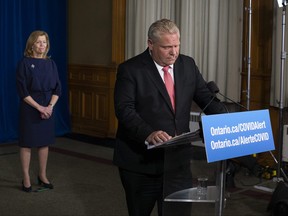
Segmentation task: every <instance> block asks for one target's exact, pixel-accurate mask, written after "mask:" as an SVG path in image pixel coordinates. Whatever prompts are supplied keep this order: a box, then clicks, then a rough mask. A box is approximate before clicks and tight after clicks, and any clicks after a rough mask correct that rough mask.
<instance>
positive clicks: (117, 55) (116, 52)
mask: <svg viewBox="0 0 288 216" xmlns="http://www.w3.org/2000/svg"><path fill="white" fill-rule="evenodd" d="M112 4H113V5H112V10H113V13H112V14H113V15H112V16H113V17H112V62H113V63H115V64H116V65H118V64H119V63H121V62H123V61H124V59H125V26H126V25H125V22H126V0H113V3H112Z"/></svg>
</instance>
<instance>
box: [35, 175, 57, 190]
mask: <svg viewBox="0 0 288 216" xmlns="http://www.w3.org/2000/svg"><path fill="white" fill-rule="evenodd" d="M38 184H39V185H40V186H43V187H44V188H49V189H53V188H54V186H53V185H52V184H51V183H45V182H43V181H42V180H41V179H40V177H39V176H38Z"/></svg>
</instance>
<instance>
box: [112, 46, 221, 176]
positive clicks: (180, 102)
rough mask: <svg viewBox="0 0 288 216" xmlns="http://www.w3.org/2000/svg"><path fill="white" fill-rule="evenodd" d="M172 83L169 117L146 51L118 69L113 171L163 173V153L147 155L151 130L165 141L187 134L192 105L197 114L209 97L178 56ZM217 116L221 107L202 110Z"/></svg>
mask: <svg viewBox="0 0 288 216" xmlns="http://www.w3.org/2000/svg"><path fill="white" fill-rule="evenodd" d="M174 83H175V100H176V102H175V106H176V108H175V113H174V111H173V109H172V105H171V102H170V98H169V95H168V93H167V91H166V88H165V84H164V82H163V80H162V78H161V76H160V74H159V72H158V70H157V68H156V66H155V63H154V61H153V59H152V58H151V56H150V54H149V51H148V49H147V50H146V51H145V52H143V53H142V54H140V55H138V56H135V57H133V58H131V59H129V60H127V61H126V62H124V63H122V64H120V65H119V67H118V72H117V80H116V84H115V92H114V97H115V98H114V101H115V113H116V116H117V118H118V130H117V135H116V147H115V151H114V164H115V165H117V166H119V167H121V168H124V169H128V170H131V171H136V172H141V173H147V174H161V173H162V172H163V149H154V150H147V147H146V145H145V140H146V138H147V137H148V136H149V135H150V134H151V133H152V132H153V131H156V130H163V131H166V132H167V133H168V134H169V135H171V136H175V134H178V135H179V134H182V133H184V132H188V131H189V120H190V111H191V105H192V101H193V100H194V101H195V102H196V103H197V104H198V105H199V106H200V107H201V108H203V107H205V105H207V104H208V103H209V102H210V100H211V98H212V97H213V95H212V93H211V92H210V91H209V89H208V88H207V87H206V82H205V81H204V79H203V77H202V75H201V74H200V72H199V70H198V68H197V66H196V64H195V62H194V60H193V59H192V58H191V57H188V56H185V55H179V57H178V59H177V60H176V62H175V64H174ZM223 112H226V111H225V109H224V107H223V105H222V104H220V103H218V102H216V101H213V102H212V103H211V105H209V106H208V107H207V109H206V110H205V113H207V114H213V113H223Z"/></svg>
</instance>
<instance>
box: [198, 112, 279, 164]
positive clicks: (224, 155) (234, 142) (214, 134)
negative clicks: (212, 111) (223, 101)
mask: <svg viewBox="0 0 288 216" xmlns="http://www.w3.org/2000/svg"><path fill="white" fill-rule="evenodd" d="M202 125H203V134H204V142H205V149H206V155H207V161H208V163H210V162H214V161H220V160H225V159H229V158H235V157H240V156H245V155H249V154H254V153H259V152H265V151H270V150H274V149H275V146H274V139H273V134H272V128H271V123H270V116H269V111H268V110H256V111H245V112H236V113H228V114H217V115H205V116H202Z"/></svg>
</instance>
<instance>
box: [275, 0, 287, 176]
mask: <svg viewBox="0 0 288 216" xmlns="http://www.w3.org/2000/svg"><path fill="white" fill-rule="evenodd" d="M285 1H286V0H283V3H282V5H283V9H282V38H281V73H280V100H279V101H278V103H279V140H278V141H279V146H278V148H279V151H278V164H277V165H278V166H277V178H278V180H279V178H280V173H281V171H282V172H283V170H282V153H283V152H282V151H283V126H284V123H283V109H284V105H283V92H284V66H285V59H286V52H285V25H286V21H285V19H286V18H285V17H286V4H285ZM283 173H284V172H283ZM284 174H285V173H284ZM284 176H285V175H284ZM286 180H287V178H286Z"/></svg>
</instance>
